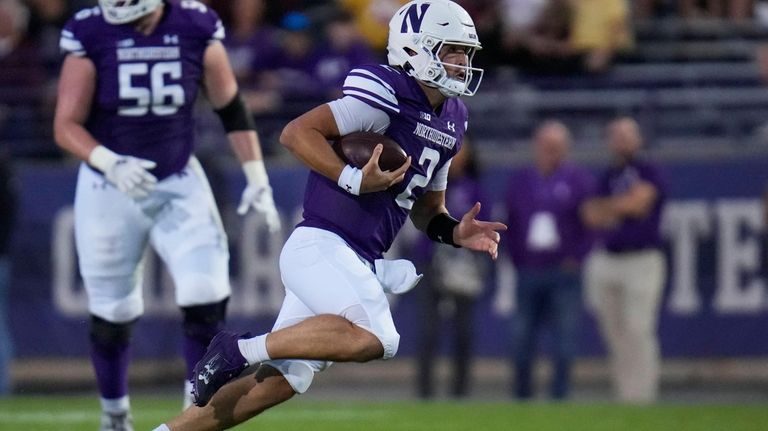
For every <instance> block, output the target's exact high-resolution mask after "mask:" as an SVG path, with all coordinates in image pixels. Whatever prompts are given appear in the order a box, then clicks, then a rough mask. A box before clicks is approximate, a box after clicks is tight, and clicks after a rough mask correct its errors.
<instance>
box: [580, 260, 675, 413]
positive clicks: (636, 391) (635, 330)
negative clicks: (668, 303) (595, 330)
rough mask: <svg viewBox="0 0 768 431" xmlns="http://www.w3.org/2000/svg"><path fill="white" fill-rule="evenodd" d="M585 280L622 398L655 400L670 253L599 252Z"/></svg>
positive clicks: (588, 267)
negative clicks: (659, 327) (661, 311)
mask: <svg viewBox="0 0 768 431" xmlns="http://www.w3.org/2000/svg"><path fill="white" fill-rule="evenodd" d="M585 277H586V287H587V302H588V304H589V305H590V306H591V308H592V309H593V310H594V311H595V313H596V315H597V318H598V321H599V323H600V329H601V332H602V334H603V338H604V339H605V340H606V342H607V345H608V349H609V351H610V355H611V366H612V374H613V383H614V386H615V389H616V392H617V394H618V396H619V399H620V400H622V401H626V402H632V403H648V402H652V401H654V400H655V399H656V395H657V392H658V383H659V371H660V364H659V362H660V355H659V343H658V339H657V333H656V332H657V321H658V309H659V302H660V299H661V292H662V288H663V286H664V280H665V278H666V263H665V258H664V254H663V253H662V252H660V251H658V250H641V251H636V252H625V253H610V252H607V251H604V250H597V251H595V252H594V253H592V255H591V256H590V257H589V259H588V261H587V265H586V270H585Z"/></svg>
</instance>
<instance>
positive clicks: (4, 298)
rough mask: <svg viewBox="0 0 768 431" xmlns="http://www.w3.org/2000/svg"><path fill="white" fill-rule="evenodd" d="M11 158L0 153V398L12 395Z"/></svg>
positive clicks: (13, 210) (13, 213) (13, 207)
mask: <svg viewBox="0 0 768 431" xmlns="http://www.w3.org/2000/svg"><path fill="white" fill-rule="evenodd" d="M11 178H12V176H11V166H10V157H9V155H8V154H7V153H6V152H5V151H2V152H0V397H3V396H6V395H8V394H10V392H11V375H10V371H11V370H10V367H11V360H12V358H13V339H12V338H11V331H10V329H9V323H10V322H8V313H7V310H8V290H9V289H10V287H11V286H10V283H11V274H10V271H11V268H10V264H11V262H10V257H9V253H10V239H11V232H12V231H13V224H14V223H13V222H14V219H15V217H16V193H15V190H14V187H13V184H12V180H11Z"/></svg>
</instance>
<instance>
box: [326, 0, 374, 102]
mask: <svg viewBox="0 0 768 431" xmlns="http://www.w3.org/2000/svg"><path fill="white" fill-rule="evenodd" d="M324 33H325V38H326V41H325V43H323V44H321V45H320V47H319V52H318V59H317V65H316V66H315V71H314V75H315V77H316V78H317V84H318V85H319V86H320V87H321V88H324V89H325V93H326V95H325V97H326V98H331V99H336V98H339V97H341V96H342V94H341V87H342V84H344V78H345V77H346V76H347V73H348V72H349V71H350V70H352V68H354V67H356V66H359V65H362V64H366V63H374V62H376V61H377V59H376V58H375V56H374V53H373V51H372V50H371V48H370V47H369V46H368V45H366V44H365V42H364V41H363V40H362V38H361V36H360V34H359V33H358V31H357V28H356V27H355V23H354V21H353V20H352V16H351V15H350V14H349V13H347V12H345V11H337V12H335V13H333V14H332V16H331V17H330V18H329V19H328V21H327V22H326V23H325V25H324Z"/></svg>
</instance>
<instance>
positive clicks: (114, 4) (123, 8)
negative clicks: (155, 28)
mask: <svg viewBox="0 0 768 431" xmlns="http://www.w3.org/2000/svg"><path fill="white" fill-rule="evenodd" d="M162 2H163V0H99V6H101V12H102V13H103V14H104V19H105V20H106V21H107V22H108V23H110V24H125V23H129V22H131V21H135V20H137V19H139V18H141V17H143V16H144V15H147V14H149V13H151V12H152V11H154V10H155V9H157V7H158V6H160V4H161V3H162Z"/></svg>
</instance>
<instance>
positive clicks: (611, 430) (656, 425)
mask: <svg viewBox="0 0 768 431" xmlns="http://www.w3.org/2000/svg"><path fill="white" fill-rule="evenodd" d="M132 403H133V407H134V419H135V425H136V430H137V431H140V430H147V431H148V430H151V429H152V428H154V427H155V426H156V425H157V424H159V423H160V422H162V421H163V420H165V419H167V418H169V417H170V416H171V415H173V414H175V413H176V412H177V408H178V401H177V400H175V399H173V400H171V399H169V398H150V397H136V396H134V397H133V400H132ZM97 422H98V404H97V401H96V399H95V398H91V397H87V398H84V397H16V398H11V399H0V431H42V430H46V431H48V430H51V431H53V430H55V431H75V430H77V431H91V430H93V431H95V430H96V429H97ZM767 424H768V408H766V406H764V405H718V404H705V405H660V406H652V407H628V406H618V405H608V404H571V403H568V404H515V403H511V402H510V403H501V402H494V403H478V402H466V403H460V402H416V403H409V402H376V403H366V402H357V401H354V402H345V401H337V402H318V401H310V400H301V399H294V400H292V401H289V402H288V403H286V404H284V405H282V406H278V407H276V408H274V409H273V410H271V411H268V412H267V413H265V414H263V415H262V416H260V417H257V418H254V419H251V421H249V422H247V423H245V424H243V425H241V426H240V427H238V428H236V429H238V430H241V431H245V430H254V431H255V430H279V431H308V430H311V431H352V430H354V431H406V430H407V431H415V430H444V431H459V430H461V431H489V430H504V431H508V430H510V431H549V430H551V431H579V430H595V431H601V430H605V431H639V430H648V431H662V430H671V431H688V430H697V431H699V430H700V431H719V430H724V431H725V430H727V431H746V430H750V431H751V430H766V429H768V425H767Z"/></svg>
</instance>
